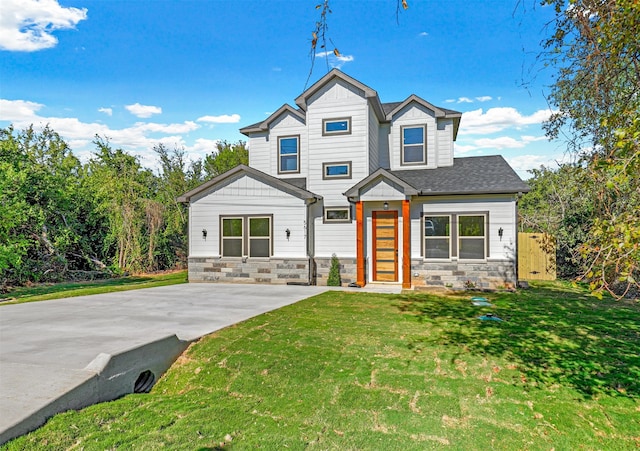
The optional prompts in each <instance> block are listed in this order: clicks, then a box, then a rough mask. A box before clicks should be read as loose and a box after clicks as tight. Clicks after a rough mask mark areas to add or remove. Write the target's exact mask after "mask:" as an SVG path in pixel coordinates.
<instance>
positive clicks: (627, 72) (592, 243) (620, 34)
mask: <svg viewBox="0 0 640 451" xmlns="http://www.w3.org/2000/svg"><path fill="white" fill-rule="evenodd" d="M543 3H544V4H546V5H550V6H552V7H554V8H555V12H556V16H555V21H554V23H553V24H552V25H553V26H552V28H551V30H552V34H551V36H550V37H549V38H548V39H547V40H546V41H545V43H544V48H545V50H546V51H545V53H543V54H542V58H543V59H544V61H545V63H546V64H549V65H550V66H551V67H553V68H554V70H555V71H556V77H555V80H554V83H553V85H552V87H551V93H550V96H549V101H550V103H551V105H552V106H554V107H556V108H557V110H558V113H556V114H554V115H553V116H552V117H551V118H550V119H549V121H548V122H547V123H546V131H547V135H548V136H549V137H550V138H557V137H559V136H566V137H567V141H568V144H569V147H570V149H573V150H574V151H576V152H578V153H580V155H581V157H582V162H583V164H584V165H585V168H586V170H587V174H588V176H589V177H590V179H591V180H590V184H591V185H592V186H594V187H595V195H594V198H593V201H594V205H593V208H594V212H593V225H592V227H591V229H590V233H589V237H588V239H587V240H586V241H585V242H584V243H583V245H582V246H581V249H580V251H581V255H582V258H583V259H584V265H583V268H582V277H583V278H584V279H586V280H588V281H589V282H590V284H591V287H592V289H593V290H594V291H595V292H597V293H599V292H602V291H604V290H607V291H609V292H611V293H614V294H616V295H623V294H625V293H627V292H628V291H629V290H631V289H636V290H637V289H640V244H639V243H640V177H638V174H640V119H639V114H640V40H638V37H637V25H638V23H640V3H638V2H637V1H635V0H603V1H600V0H569V1H567V0H545V1H544V2H543Z"/></svg>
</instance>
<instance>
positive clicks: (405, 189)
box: [344, 168, 418, 199]
mask: <svg viewBox="0 0 640 451" xmlns="http://www.w3.org/2000/svg"><path fill="white" fill-rule="evenodd" d="M382 182H385V183H386V184H387V185H390V186H391V187H392V188H393V189H394V190H395V191H397V192H402V193H403V194H404V195H405V196H415V195H417V194H418V191H417V190H416V189H415V188H414V187H413V186H411V185H410V184H409V183H407V182H406V181H404V180H402V179H400V178H399V177H397V176H395V175H394V174H392V173H391V172H390V171H387V170H386V169H383V168H380V169H378V170H377V171H375V172H374V173H372V174H370V175H369V176H368V177H365V178H364V179H362V180H361V181H360V182H358V183H356V184H355V185H353V186H352V187H351V188H349V189H348V190H347V191H346V192H345V193H344V195H345V196H347V197H349V198H354V199H359V198H360V196H361V195H363V194H364V193H366V192H368V191H369V190H371V189H373V188H374V187H375V186H376V185H379V184H380V183H382Z"/></svg>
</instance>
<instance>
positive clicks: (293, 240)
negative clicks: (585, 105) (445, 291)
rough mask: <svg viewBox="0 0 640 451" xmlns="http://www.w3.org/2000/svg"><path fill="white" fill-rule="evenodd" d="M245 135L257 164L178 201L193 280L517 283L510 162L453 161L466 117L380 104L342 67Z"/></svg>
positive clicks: (516, 183) (411, 104)
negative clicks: (182, 205)
mask: <svg viewBox="0 0 640 451" xmlns="http://www.w3.org/2000/svg"><path fill="white" fill-rule="evenodd" d="M295 103H296V105H297V108H296V107H292V106H290V105H287V104H285V105H283V106H282V107H280V108H279V109H278V110H277V111H276V112H275V113H273V114H271V115H270V116H269V117H268V118H267V119H265V120H264V121H262V122H259V123H257V124H253V125H249V126H247V127H244V128H242V129H240V131H241V132H242V133H243V134H245V135H246V136H247V137H248V138H249V166H238V167H236V168H234V169H232V170H230V171H228V172H226V173H224V174H222V175H220V176H218V177H215V178H214V179H212V180H210V181H208V182H206V183H204V184H202V185H201V186H199V187H198V188H196V189H194V190H192V191H190V192H188V193H186V194H184V195H183V196H181V197H180V200H181V201H182V202H187V203H188V204H189V280H190V281H209V282H216V281H220V282H255V283H309V284H316V283H317V284H319V285H324V284H326V280H327V275H328V272H329V267H330V261H331V257H332V255H334V254H335V255H336V256H337V257H338V259H339V260H340V263H341V277H342V281H343V283H357V284H358V285H360V286H364V285H366V284H369V283H375V282H384V283H398V284H402V286H403V287H404V288H411V287H417V286H430V285H435V286H447V287H452V288H463V287H464V286H465V285H467V286H468V285H469V283H472V284H474V285H475V286H476V287H479V288H496V287H499V286H513V285H514V284H515V282H516V242H517V228H516V222H517V212H516V208H517V199H518V195H519V194H520V193H523V192H526V191H528V187H527V185H526V184H525V183H524V182H523V181H522V180H521V179H520V178H519V177H518V175H517V174H516V173H515V172H514V171H513V170H512V169H511V167H510V166H509V165H508V164H507V163H506V161H505V160H504V159H503V158H502V157H501V156H481V157H468V158H454V156H453V153H454V151H453V143H454V141H455V140H456V136H457V134H458V128H459V126H460V119H461V116H462V115H461V113H459V112H457V111H452V110H449V109H445V108H440V107H436V106H434V105H432V104H431V103H429V102H427V101H425V100H423V99H421V98H420V97H418V96H416V95H411V96H409V97H408V98H406V99H405V100H404V101H401V102H392V103H382V102H381V101H380V98H379V97H378V94H377V92H376V91H374V90H373V89H371V88H369V87H368V86H366V85H364V84H363V83H361V82H359V81H358V80H355V79H353V78H351V77H350V76H348V75H346V74H344V73H343V72H341V71H339V70H337V69H334V70H332V71H331V72H329V73H328V74H327V75H325V76H324V77H322V78H321V79H320V80H319V81H318V82H316V83H315V84H314V85H313V86H311V87H310V88H309V89H307V90H306V91H305V92H303V93H302V94H301V95H300V96H299V97H298V98H297V99H295Z"/></svg>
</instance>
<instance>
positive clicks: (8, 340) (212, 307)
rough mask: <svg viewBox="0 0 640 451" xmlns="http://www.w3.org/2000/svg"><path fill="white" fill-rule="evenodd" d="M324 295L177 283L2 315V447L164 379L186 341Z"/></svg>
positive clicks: (10, 309) (22, 307)
mask: <svg viewBox="0 0 640 451" xmlns="http://www.w3.org/2000/svg"><path fill="white" fill-rule="evenodd" d="M326 290H327V287H305V286H273V285H240V284H184V285H172V286H167V287H159V288H149V289H142V290H134V291H126V292H120V293H109V294H100V295H93V296H82V297H76V298H68V299H59V300H52V301H44V302H34V303H26V304H17V305H5V306H0V444H2V443H4V442H6V441H8V440H10V439H11V438H14V437H17V436H19V435H22V434H24V433H26V432H28V431H30V430H33V429H35V428H37V427H38V426H40V425H42V424H43V423H44V422H45V421H46V419H47V418H48V417H50V416H51V415H53V414H55V413H57V412H61V411H64V410H67V409H70V408H73V409H77V408H81V407H84V406H86V405H89V404H92V403H94V402H99V401H103V400H107V399H113V398H115V397H117V396H121V395H122V394H125V393H131V392H132V391H133V385H134V381H136V378H137V377H138V376H140V375H141V374H140V372H141V371H143V369H144V368H147V369H150V370H152V371H153V372H154V373H160V374H161V373H162V372H164V371H165V370H166V369H167V368H168V367H169V366H170V365H171V363H172V362H173V360H174V359H175V358H176V357H177V356H178V355H179V354H180V353H181V352H182V351H183V350H184V349H185V348H186V346H187V345H188V344H189V342H190V341H192V340H195V339H197V338H200V337H202V336H204V335H207V334H210V333H212V332H214V331H216V330H219V329H222V328H224V327H227V326H230V325H232V324H235V323H238V322H240V321H243V320H246V319H248V318H251V317H253V316H256V315H259V314H261V313H264V312H267V311H270V310H275V309H278V308H280V307H283V306H285V305H289V304H292V303H295V302H297V301H299V300H301V299H304V298H307V297H310V296H314V295H316V294H319V293H322V292H324V291H326ZM356 290H357V289H356ZM358 291H375V292H387V293H398V292H400V288H399V287H398V286H377V287H374V286H372V287H366V288H365V289H362V290H358ZM158 377H159V374H158ZM105 387H109V388H105ZM123 387H124V388H123ZM114 390H115V391H114ZM118 390H119V391H118ZM123 390H124V391H123Z"/></svg>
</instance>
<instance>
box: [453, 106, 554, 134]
mask: <svg viewBox="0 0 640 451" xmlns="http://www.w3.org/2000/svg"><path fill="white" fill-rule="evenodd" d="M552 112H553V111H551V110H549V109H547V110H538V111H536V112H535V113H533V114H531V115H530V116H524V115H522V114H520V112H519V111H518V110H516V109H515V108H512V107H500V108H490V109H488V110H487V112H486V113H484V112H483V110H482V108H481V109H478V110H474V111H468V112H466V113H462V121H461V127H460V133H459V134H460V135H475V134H479V135H486V134H490V133H497V132H499V131H502V130H504V129H506V128H516V129H519V128H522V127H524V126H527V125H532V124H541V123H542V122H543V121H545V120H547V119H548V118H549V116H550V115H551V114H552Z"/></svg>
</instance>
